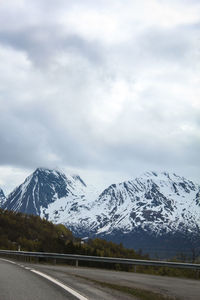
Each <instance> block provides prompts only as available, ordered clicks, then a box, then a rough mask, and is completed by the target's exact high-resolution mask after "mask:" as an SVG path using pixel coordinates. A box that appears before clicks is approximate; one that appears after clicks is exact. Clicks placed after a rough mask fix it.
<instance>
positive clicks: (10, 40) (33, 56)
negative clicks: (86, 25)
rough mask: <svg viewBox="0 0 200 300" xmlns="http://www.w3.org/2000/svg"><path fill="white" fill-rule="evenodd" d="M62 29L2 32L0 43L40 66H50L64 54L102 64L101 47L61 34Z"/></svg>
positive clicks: (47, 28)
mask: <svg viewBox="0 0 200 300" xmlns="http://www.w3.org/2000/svg"><path fill="white" fill-rule="evenodd" d="M60 32H62V27H59V26H57V25H53V26H48V27H45V26H35V27H31V28H26V29H24V28H23V29H21V30H15V29H13V30H9V31H5V30H4V31H0V43H1V44H4V45H8V46H10V47H12V48H14V49H19V50H21V51H24V52H25V53H26V54H27V55H28V57H29V59H30V60H31V61H33V63H36V64H37V66H39V65H48V63H51V61H52V59H53V57H54V56H55V55H58V54H59V53H62V52H74V54H76V53H78V54H79V55H81V56H83V57H85V58H86V59H87V60H88V61H90V62H91V63H94V64H97V63H102V57H101V45H98V44H97V42H96V43H93V42H88V41H86V40H84V39H82V38H81V37H80V36H78V35H76V34H61V33H60Z"/></svg>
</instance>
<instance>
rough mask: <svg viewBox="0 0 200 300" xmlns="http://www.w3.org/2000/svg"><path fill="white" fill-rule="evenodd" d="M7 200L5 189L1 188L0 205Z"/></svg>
mask: <svg viewBox="0 0 200 300" xmlns="http://www.w3.org/2000/svg"><path fill="white" fill-rule="evenodd" d="M5 202H6V196H5V195H4V192H3V190H2V189H1V188H0V207H2V206H3V205H4V203H5Z"/></svg>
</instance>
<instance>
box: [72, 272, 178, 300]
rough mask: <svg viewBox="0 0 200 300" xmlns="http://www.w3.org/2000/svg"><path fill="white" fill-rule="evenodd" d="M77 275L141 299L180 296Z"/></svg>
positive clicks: (171, 298) (166, 299) (156, 299)
mask: <svg viewBox="0 0 200 300" xmlns="http://www.w3.org/2000/svg"><path fill="white" fill-rule="evenodd" d="M75 276H76V277H79V278H82V279H86V280H88V281H91V282H93V283H96V284H98V285H100V286H102V287H107V288H110V289H114V290H117V291H120V292H122V293H126V294H129V295H131V296H133V297H136V298H138V299H141V300H178V298H176V297H170V296H167V295H163V294H160V293H156V292H152V291H148V290H143V289H139V288H132V287H128V286H121V285H117V284H113V283H108V282H103V281H98V280H94V279H91V278H88V277H84V276H80V275H75Z"/></svg>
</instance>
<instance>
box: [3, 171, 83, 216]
mask: <svg viewBox="0 0 200 300" xmlns="http://www.w3.org/2000/svg"><path fill="white" fill-rule="evenodd" d="M72 180H73V179H72ZM72 180H70V179H68V178H67V177H66V176H65V174H63V173H61V172H59V171H55V170H49V169H44V168H38V169H37V170H36V171H35V172H34V173H33V174H32V175H30V176H29V177H28V178H27V179H26V180H25V181H24V183H23V184H21V185H20V186H19V187H18V188H16V189H15V190H14V191H13V192H12V193H11V194H10V195H9V196H8V199H7V201H6V203H5V205H4V208H5V209H8V210H14V211H20V212H23V213H27V214H33V215H40V214H41V208H47V207H48V205H49V204H50V203H53V202H54V201H55V200H56V199H60V198H62V197H67V196H68V195H69V194H72V190H73V182H72ZM74 180H81V179H80V177H79V178H76V179H74ZM81 182H83V181H82V180H81ZM83 184H85V183H84V182H83Z"/></svg>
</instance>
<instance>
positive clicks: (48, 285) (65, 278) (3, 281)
mask: <svg viewBox="0 0 200 300" xmlns="http://www.w3.org/2000/svg"><path fill="white" fill-rule="evenodd" d="M31 270H34V271H35V272H42V274H46V275H47V276H51V277H53V278H54V279H58V281H59V282H61V283H62V284H64V285H65V286H67V287H69V288H71V289H72V290H73V291H75V292H78V293H79V295H81V296H80V297H83V299H84V298H85V299H89V300H104V299H105V300H106V299H109V300H118V299H119V300H130V299H132V300H133V299H135V300H136V298H133V297H131V296H129V295H126V294H122V293H121V292H119V291H116V290H112V289H108V288H106V287H102V286H101V285H99V284H97V283H96V282H94V280H96V281H99V282H107V283H112V284H117V285H121V286H128V287H132V288H140V289H143V290H148V291H153V292H158V293H161V294H164V295H167V296H170V297H172V298H173V297H176V299H180V300H199V299H200V296H199V295H200V281H199V280H190V279H182V278H173V277H163V276H153V275H145V274H137V273H128V272H116V271H107V270H102V269H95V268H83V267H78V268H76V267H71V266H63V265H54V266H53V265H47V264H30V263H23V265H22V263H20V262H17V261H16V264H12V263H9V262H6V261H5V260H1V259H0V300H25V299H26V300H27V299H29V300H35V299H37V300H40V299H41V300H43V299H48V300H51V299H54V300H55V299H56V300H59V299H70V300H73V299H82V298H77V297H75V296H73V295H72V294H71V293H69V292H68V291H66V290H64V289H63V288H61V287H59V286H58V285H57V284H54V283H52V282H50V281H49V280H47V279H46V278H43V277H41V276H39V275H38V274H36V273H33V271H31ZM85 299H84V300H85Z"/></svg>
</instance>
